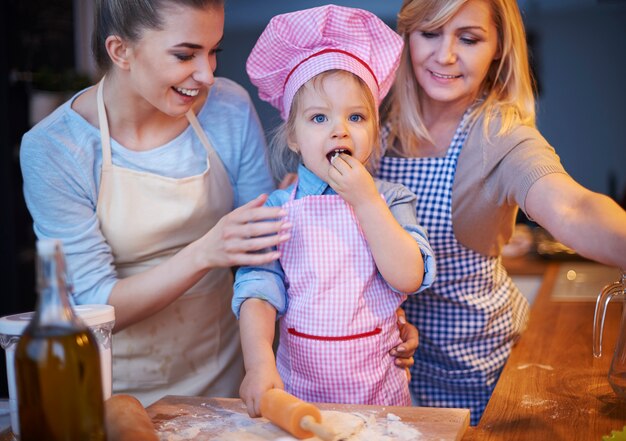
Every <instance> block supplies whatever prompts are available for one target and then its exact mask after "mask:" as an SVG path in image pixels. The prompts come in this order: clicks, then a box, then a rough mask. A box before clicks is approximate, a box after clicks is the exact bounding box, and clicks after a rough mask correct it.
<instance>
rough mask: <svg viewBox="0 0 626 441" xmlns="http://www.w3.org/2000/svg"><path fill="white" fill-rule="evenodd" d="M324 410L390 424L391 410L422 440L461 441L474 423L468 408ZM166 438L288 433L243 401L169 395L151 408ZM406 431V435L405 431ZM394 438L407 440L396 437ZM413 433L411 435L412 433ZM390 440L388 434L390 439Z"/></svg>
mask: <svg viewBox="0 0 626 441" xmlns="http://www.w3.org/2000/svg"><path fill="white" fill-rule="evenodd" d="M318 407H319V408H320V409H321V410H322V411H325V410H332V411H339V412H349V413H353V412H357V413H359V414H361V415H364V416H366V417H368V418H374V420H375V421H377V423H376V424H381V423H380V422H381V421H382V422H383V423H382V424H385V423H384V422H385V421H387V416H388V415H389V414H390V413H391V414H393V415H395V416H396V417H399V418H400V421H398V423H401V424H402V425H403V426H405V427H409V428H411V429H415V430H417V431H419V439H420V441H459V440H461V439H462V437H463V433H464V432H465V430H466V428H467V426H468V424H469V410H467V409H436V408H425V407H396V406H384V407H383V406H365V405H350V404H318ZM147 411H148V414H149V415H150V417H151V418H152V421H153V422H154V425H155V429H156V430H157V431H158V432H159V434H160V436H161V439H176V440H178V439H180V440H187V439H194V440H198V441H232V439H246V440H248V439H250V440H252V439H254V440H275V439H277V438H281V437H284V436H286V435H287V433H286V432H283V431H282V430H280V429H278V428H277V427H276V426H274V425H273V424H271V423H269V422H268V421H267V420H266V419H265V418H250V417H248V414H247V412H246V407H245V405H244V404H243V403H242V401H241V400H239V399H234V398H206V397H182V396H174V395H168V396H166V397H164V398H162V399H160V400H159V401H157V402H156V403H154V404H152V405H151V406H149V407H148V408H147ZM404 435H407V433H406V432H405V433H404ZM388 436H389V437H390V438H391V439H406V438H405V437H402V436H398V437H394V436H392V435H388ZM411 436H412V435H411ZM386 439H388V438H386Z"/></svg>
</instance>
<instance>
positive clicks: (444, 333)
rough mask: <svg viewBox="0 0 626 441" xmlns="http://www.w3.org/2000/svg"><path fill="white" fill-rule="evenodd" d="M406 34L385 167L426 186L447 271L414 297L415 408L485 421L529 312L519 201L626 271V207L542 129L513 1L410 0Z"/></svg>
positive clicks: (565, 236)
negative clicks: (517, 230)
mask: <svg viewBox="0 0 626 441" xmlns="http://www.w3.org/2000/svg"><path fill="white" fill-rule="evenodd" d="M398 31H399V33H400V34H401V35H402V36H403V37H404V41H405V47H404V52H403V54H402V61H401V63H400V67H399V69H398V72H397V76H396V81H395V83H394V87H393V89H392V94H391V99H390V100H389V103H388V104H389V106H388V107H387V110H388V112H387V113H386V118H385V123H384V125H383V130H382V137H383V141H384V142H383V143H384V147H385V148H386V154H385V156H384V157H383V158H382V160H381V163H380V169H379V177H380V178H382V179H386V180H389V181H393V182H398V183H402V184H404V185H405V186H407V187H408V188H409V189H411V190H412V191H413V192H415V193H416V194H417V196H418V198H417V219H418V222H419V223H420V224H421V225H423V226H424V227H426V228H427V230H428V232H429V238H430V242H431V245H432V246H433V249H434V251H435V257H436V260H437V273H438V276H437V279H436V280H435V283H434V284H433V285H432V287H431V288H429V289H428V290H426V291H424V292H423V293H420V295H418V296H413V297H410V298H409V299H408V301H407V302H405V304H404V305H405V310H406V314H407V318H408V320H409V321H410V322H412V323H413V324H415V325H416V326H417V327H418V329H419V331H420V346H419V347H418V350H417V352H416V354H415V365H414V366H413V368H412V371H411V372H412V380H411V392H412V395H413V399H414V402H415V403H416V404H417V405H421V406H437V407H463V408H469V409H470V410H471V422H472V424H476V423H477V422H478V421H479V419H480V417H481V414H482V412H483V410H484V408H485V406H486V404H487V402H488V400H489V397H490V395H491V392H492V391H493V388H494V386H495V384H496V381H497V380H498V376H499V375H500V372H501V370H502V367H503V366H504V363H505V362H506V360H507V358H508V356H509V353H510V351H511V347H512V345H513V343H514V342H515V341H516V339H517V338H518V337H519V335H520V333H521V332H522V331H523V330H524V327H525V325H526V321H527V318H528V304H527V301H526V300H525V298H524V297H523V296H522V294H521V293H520V292H519V291H518V289H517V288H516V287H515V286H514V285H513V283H512V281H511V279H510V278H509V277H508V275H507V273H506V271H505V270H504V268H503V266H502V264H501V260H500V252H501V248H502V245H503V244H504V243H506V242H507V241H508V239H509V238H510V237H511V233H512V231H513V226H514V220H515V216H516V213H517V210H518V208H521V209H522V210H523V211H524V212H525V213H526V214H527V215H528V216H529V217H530V218H532V219H534V220H535V221H537V222H538V223H539V224H541V225H542V226H543V227H544V228H546V229H547V230H548V231H549V232H550V233H552V234H553V235H554V236H555V237H556V238H557V239H558V240H560V241H562V242H563V243H565V244H567V245H568V246H570V247H572V248H574V249H576V250H577V251H578V252H579V253H580V254H582V255H584V256H586V257H589V258H591V259H594V260H597V261H599V262H602V263H605V264H609V265H617V266H621V267H622V268H624V267H626V253H624V250H626V213H625V212H624V211H623V210H622V209H621V208H620V207H619V206H618V205H617V204H616V203H615V202H614V201H612V200H611V199H609V198H608V197H606V196H603V195H600V194H597V193H593V192H591V191H589V190H587V189H585V188H583V187H582V186H580V185H579V184H578V183H576V182H575V181H574V180H573V179H572V178H571V177H570V176H569V175H568V174H567V173H566V172H565V170H564V169H563V167H562V165H561V163H560V161H559V158H558V156H557V155H556V153H555V151H554V149H553V148H552V147H551V146H550V145H549V144H548V142H547V141H546V140H545V139H544V138H543V137H542V136H541V134H540V133H539V132H538V131H537V129H536V128H535V100H534V96H533V89H532V82H531V76H530V69H529V65H528V54H527V48H526V39H525V31H524V27H523V24H522V19H521V16H520V12H519V9H518V7H517V3H516V2H515V0H428V1H425V0H405V1H404V2H403V5H402V7H401V9H400V13H399V14H398Z"/></svg>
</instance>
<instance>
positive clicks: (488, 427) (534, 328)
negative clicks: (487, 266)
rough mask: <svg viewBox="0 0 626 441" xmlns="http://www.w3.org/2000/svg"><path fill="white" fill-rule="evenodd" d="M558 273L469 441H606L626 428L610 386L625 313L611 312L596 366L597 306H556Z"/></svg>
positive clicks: (623, 405) (549, 279)
mask: <svg viewBox="0 0 626 441" xmlns="http://www.w3.org/2000/svg"><path fill="white" fill-rule="evenodd" d="M558 265H559V264H558V263H548V264H546V268H545V273H544V280H543V284H542V286H541V288H540V290H539V292H538V294H537V298H536V299H535V302H534V304H533V307H532V310H531V317H530V322H529V325H528V329H527V330H526V332H525V333H524V334H523V335H522V338H521V339H520V341H519V342H518V344H517V345H516V346H515V348H513V352H512V353H511V357H510V359H509V361H508V362H507V364H506V366H505V368H504V370H503V372H502V375H501V377H500V380H499V382H498V384H497V386H496V388H495V391H494V393H493V396H492V398H491V400H490V401H489V404H488V405H487V408H486V409H485V413H484V415H483V417H482V419H481V421H480V423H479V424H478V426H476V427H470V428H469V429H468V430H467V431H466V432H465V436H464V437H463V440H464V441H475V440H507V441H515V440H549V441H555V440H568V441H569V440H581V441H601V440H602V436H603V435H609V434H610V433H611V431H612V430H622V428H623V427H624V425H626V402H624V401H619V400H618V399H617V396H616V395H615V394H614V392H613V390H612V389H611V387H610V385H609V384H608V381H607V374H608V370H609V366H610V363H611V358H612V356H613V350H614V346H615V342H616V340H617V334H618V329H619V324H620V320H621V306H620V305H619V304H618V303H615V302H613V303H612V304H610V305H609V308H608V310H607V315H606V322H605V326H604V338H603V347H602V350H603V356H602V357H601V358H599V359H595V358H594V357H593V354H592V336H593V329H592V328H593V314H594V309H595V303H593V302H588V301H587V302H558V301H552V300H551V298H550V295H551V292H552V289H553V287H554V282H555V277H556V274H557V271H558ZM608 282H610V281H607V283H608Z"/></svg>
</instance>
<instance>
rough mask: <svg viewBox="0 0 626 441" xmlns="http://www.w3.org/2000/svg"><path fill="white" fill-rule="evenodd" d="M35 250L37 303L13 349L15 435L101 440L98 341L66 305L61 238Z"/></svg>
mask: <svg viewBox="0 0 626 441" xmlns="http://www.w3.org/2000/svg"><path fill="white" fill-rule="evenodd" d="M37 255H38V256H37V291H38V293H39V299H38V304H37V309H36V312H35V314H34V316H33V318H32V320H31V322H30V323H29V324H28V326H27V327H26V329H25V330H24V333H23V334H22V336H21V338H20V340H19V342H18V344H17V347H16V350H15V368H16V385H17V396H18V414H19V424H20V427H19V432H20V440H21V441H30V440H36V441H41V440H50V441H96V440H102V441H104V440H105V439H106V435H105V429H104V400H103V393H102V380H101V373H100V356H99V353H98V346H97V343H96V339H95V337H94V336H93V334H92V333H91V330H90V329H89V328H88V327H87V326H86V325H84V324H83V323H82V321H81V320H80V319H79V318H78V317H76V315H75V314H74V311H73V310H72V307H71V306H70V303H69V298H68V294H69V293H68V283H67V273H66V269H65V258H64V255H63V250H62V246H61V242H60V241H56V240H42V241H39V242H37Z"/></svg>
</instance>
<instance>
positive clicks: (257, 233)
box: [201, 195, 289, 268]
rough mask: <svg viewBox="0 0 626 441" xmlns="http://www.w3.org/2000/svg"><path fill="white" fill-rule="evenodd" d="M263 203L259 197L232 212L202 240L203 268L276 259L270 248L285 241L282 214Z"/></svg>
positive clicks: (287, 236)
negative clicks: (204, 264)
mask: <svg viewBox="0 0 626 441" xmlns="http://www.w3.org/2000/svg"><path fill="white" fill-rule="evenodd" d="M266 200H267V195H261V196H259V197H257V198H256V199H254V200H252V201H250V202H248V203H247V204H245V205H242V206H241V207H239V208H237V209H235V210H233V211H232V212H230V213H229V214H227V215H226V216H224V217H223V218H222V219H220V221H219V222H218V223H217V224H216V225H215V226H214V227H213V228H212V229H211V230H210V231H209V232H208V233H207V234H205V235H204V236H203V237H202V239H201V240H202V241H203V244H202V245H201V246H202V250H203V254H204V257H203V259H204V260H205V261H206V262H207V264H206V266H207V267H209V268H217V267H227V266H246V265H249V266H252V265H263V264H265V263H268V262H271V261H273V260H276V259H277V258H278V256H279V254H278V252H276V251H272V250H271V247H275V246H276V245H278V244H279V243H282V242H284V241H286V240H287V239H289V231H288V225H286V224H285V219H284V216H285V215H286V213H285V212H284V211H283V210H282V208H281V207H266V206H264V205H263V204H264V203H265V201H266Z"/></svg>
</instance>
